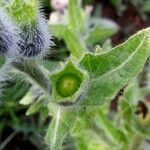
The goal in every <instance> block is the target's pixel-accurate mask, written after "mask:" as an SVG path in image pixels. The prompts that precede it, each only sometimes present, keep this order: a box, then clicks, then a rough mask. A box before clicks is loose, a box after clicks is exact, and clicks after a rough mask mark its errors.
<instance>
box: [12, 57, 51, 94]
mask: <svg viewBox="0 0 150 150" xmlns="http://www.w3.org/2000/svg"><path fill="white" fill-rule="evenodd" d="M11 65H12V66H13V67H14V68H15V69H17V70H19V71H20V72H22V73H25V74H26V75H28V76H29V77H30V78H31V79H32V80H33V81H34V82H35V83H37V84H38V85H39V86H40V87H41V88H42V89H43V90H44V91H45V92H46V93H47V94H49V93H51V85H50V80H49V79H48V77H47V76H46V75H45V74H44V73H43V72H42V70H41V68H40V67H39V66H38V65H37V64H36V63H35V62H34V61H30V60H20V61H14V62H12V63H11Z"/></svg>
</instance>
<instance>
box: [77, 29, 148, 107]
mask: <svg viewBox="0 0 150 150" xmlns="http://www.w3.org/2000/svg"><path fill="white" fill-rule="evenodd" d="M149 34H150V28H147V29H144V30H142V31H140V32H138V33H136V34H135V35H133V36H131V37H130V38H129V39H128V40H127V41H126V42H124V43H123V44H121V45H119V46H117V47H115V48H113V49H112V50H111V51H109V52H107V53H103V54H100V55H95V54H91V53H87V54H86V55H85V56H84V58H83V59H82V60H81V62H80V66H81V67H82V68H83V69H85V70H86V71H87V72H88V73H89V74H90V85H89V87H88V93H87V95H86V97H85V100H84V105H96V104H104V102H105V101H106V100H111V99H112V98H113V97H114V96H115V94H117V92H118V91H119V90H120V89H121V88H123V86H125V85H126V84H128V83H129V81H131V80H132V79H133V77H135V76H136V75H137V74H138V73H139V72H140V71H141V69H142V68H143V66H144V64H145V62H146V59H147V57H148V54H149V49H150V39H149Z"/></svg>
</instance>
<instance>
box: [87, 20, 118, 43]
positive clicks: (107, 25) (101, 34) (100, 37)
mask: <svg viewBox="0 0 150 150" xmlns="http://www.w3.org/2000/svg"><path fill="white" fill-rule="evenodd" d="M90 24H91V26H93V27H92V28H91V29H90V32H89V35H88V36H87V42H88V44H89V43H90V44H92V45H95V44H102V43H104V41H105V40H106V39H108V38H109V37H111V36H112V35H114V34H115V33H116V32H117V31H118V29H119V27H118V25H117V24H116V23H114V22H113V21H111V20H108V19H101V20H99V19H96V18H94V19H92V20H91V22H90Z"/></svg>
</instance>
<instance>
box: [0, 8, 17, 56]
mask: <svg viewBox="0 0 150 150" xmlns="http://www.w3.org/2000/svg"><path fill="white" fill-rule="evenodd" d="M18 35H19V29H18V28H17V27H16V26H15V25H14V24H13V22H12V21H11V19H10V17H9V16H8V15H7V13H6V11H5V10H4V9H3V8H0V53H1V54H4V55H6V56H9V57H14V56H15V55H16V54H17V53H18V51H17V50H18V46H17V44H18V42H19V36H18Z"/></svg>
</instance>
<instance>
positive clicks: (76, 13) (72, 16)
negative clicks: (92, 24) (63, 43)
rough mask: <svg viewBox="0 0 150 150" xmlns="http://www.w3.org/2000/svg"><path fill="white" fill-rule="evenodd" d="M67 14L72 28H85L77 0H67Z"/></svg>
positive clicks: (82, 29)
mask: <svg viewBox="0 0 150 150" xmlns="http://www.w3.org/2000/svg"><path fill="white" fill-rule="evenodd" d="M68 15H69V21H70V22H69V23H70V24H69V25H70V26H71V28H72V29H74V30H76V29H79V30H80V31H84V30H85V22H84V14H83V10H82V8H81V6H80V3H79V1H78V0H69V8H68Z"/></svg>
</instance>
